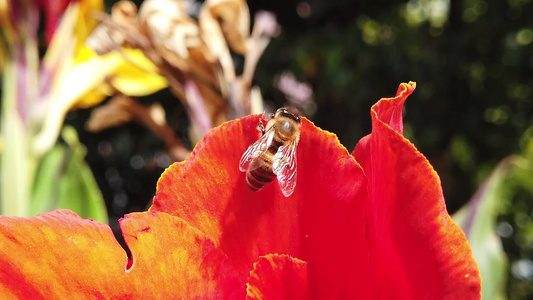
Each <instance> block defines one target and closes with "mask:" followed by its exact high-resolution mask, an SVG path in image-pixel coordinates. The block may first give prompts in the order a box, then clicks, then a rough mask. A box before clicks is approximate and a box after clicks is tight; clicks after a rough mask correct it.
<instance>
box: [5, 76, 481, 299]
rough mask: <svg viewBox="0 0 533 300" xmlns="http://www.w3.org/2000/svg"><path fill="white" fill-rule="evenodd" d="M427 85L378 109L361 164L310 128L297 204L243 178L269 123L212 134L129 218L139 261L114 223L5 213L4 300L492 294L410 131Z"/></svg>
mask: <svg viewBox="0 0 533 300" xmlns="http://www.w3.org/2000/svg"><path fill="white" fill-rule="evenodd" d="M414 89H415V85H414V83H410V84H402V85H401V86H400V88H399V90H398V95H397V97H395V98H391V99H382V100H381V101H380V102H378V103H377V104H376V105H374V106H373V108H372V111H371V113H372V122H373V131H372V134H370V135H368V136H367V137H365V138H363V139H362V140H361V141H360V143H359V144H358V145H357V147H356V149H355V151H354V153H353V155H352V154H350V153H349V152H348V151H347V150H346V149H345V148H344V147H343V146H342V145H341V144H340V143H339V141H338V140H337V138H336V137H335V135H333V134H331V133H327V132H325V131H322V130H320V129H318V128H317V127H315V126H314V125H313V124H312V123H311V122H309V121H308V120H306V119H303V120H302V125H301V138H300V142H299V145H298V150H297V151H298V153H297V155H298V183H297V185H296V189H295V191H294V193H293V194H292V195H291V196H290V197H288V198H286V197H284V196H283V194H282V193H281V191H280V189H279V187H278V185H277V183H273V184H271V185H269V186H267V187H266V188H265V189H263V190H262V191H259V192H252V191H250V190H249V188H248V187H247V186H246V181H245V174H244V173H241V172H240V171H239V160H240V157H241V155H242V153H243V152H244V151H245V150H246V149H247V147H248V146H249V145H250V144H252V143H253V142H254V141H255V140H257V138H258V137H259V132H258V131H257V123H258V121H259V119H260V117H261V116H259V115H254V116H249V117H246V118H242V119H239V120H235V121H231V122H228V123H225V124H223V125H222V126H220V127H218V128H215V129H213V130H212V131H211V132H210V133H209V134H208V135H207V136H206V137H205V138H204V140H203V141H202V142H200V143H199V144H198V145H197V147H196V148H195V150H194V152H193V154H192V156H191V157H190V158H189V159H188V160H187V161H185V162H183V163H178V164H174V165H172V166H171V167H170V168H168V169H167V170H166V171H165V172H164V173H163V175H162V176H161V178H160V180H159V182H158V186H157V192H156V196H155V197H154V204H153V206H152V207H151V209H150V212H145V213H135V214H131V215H128V216H126V217H125V218H124V219H123V220H122V222H121V228H122V231H123V235H124V237H125V240H126V242H127V244H128V247H129V248H130V250H131V252H132V259H133V261H132V262H130V263H129V264H127V259H126V256H125V254H124V252H123V250H122V249H121V248H120V247H119V246H118V244H117V243H116V241H115V240H114V238H113V236H112V234H111V232H110V229H109V227H107V226H106V225H103V224H100V223H97V222H93V221H89V220H82V219H80V218H79V217H77V216H76V215H74V214H73V213H71V212H68V211H56V212H52V213H47V214H43V215H40V216H38V217H35V218H26V219H23V218H10V217H1V218H0V234H1V235H2V237H0V283H2V284H1V285H0V286H1V287H0V295H2V293H3V294H4V295H16V296H25V297H36V296H39V297H44V296H45V295H46V297H50V295H52V296H54V297H56V298H57V297H62V296H64V297H67V296H70V297H73V296H86V297H105V298H114V297H115V298H123V297H133V298H140V297H144V298H150V297H154V296H158V297H161V298H171V297H173V298H191V297H207V298H232V299H233V298H239V297H241V298H242V297H244V296H245V295H247V296H248V297H250V298H258V299H298V298H302V297H304V298H305V297H311V296H312V297H317V298H324V299H331V298H342V299H480V297H481V296H480V278H479V272H478V269H477V265H476V263H475V262H474V260H473V258H472V254H471V250H470V247H469V245H468V242H467V241H466V238H465V236H464V234H463V233H462V231H461V230H460V229H459V228H458V227H457V226H456V225H455V224H454V223H453V221H452V220H451V218H450V217H449V215H448V213H447V211H446V207H445V204H444V198H443V196H442V190H441V187H440V182H439V178H438V176H437V174H436V173H435V171H434V170H433V169H432V167H431V165H430V164H429V163H428V161H427V160H426V159H425V158H424V157H423V156H422V154H420V153H419V152H418V151H417V150H416V148H415V147H414V146H413V145H412V144H411V143H410V142H409V141H408V140H407V139H405V138H404V137H403V135H402V108H403V102H404V101H405V99H406V98H407V96H409V95H410V94H411V93H412V92H413V90H414ZM358 162H359V163H358ZM126 268H127V269H126Z"/></svg>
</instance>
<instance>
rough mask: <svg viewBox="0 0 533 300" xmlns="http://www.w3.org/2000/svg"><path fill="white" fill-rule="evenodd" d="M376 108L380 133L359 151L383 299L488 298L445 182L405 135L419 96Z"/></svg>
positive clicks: (407, 87)
mask: <svg viewBox="0 0 533 300" xmlns="http://www.w3.org/2000/svg"><path fill="white" fill-rule="evenodd" d="M415 87H416V85H415V84H414V83H409V84H402V85H400V88H399V89H398V94H397V96H396V97H394V98H389V99H382V100H380V101H379V102H378V103H377V104H375V105H374V106H373V107H372V110H371V115H372V133H371V134H370V135H369V136H366V137H365V138H363V139H362V140H361V141H360V142H359V143H358V144H357V146H356V148H355V150H354V152H353V154H354V156H355V158H356V159H357V161H358V162H360V163H361V165H362V166H363V169H364V170H365V174H366V176H367V178H368V179H369V185H368V186H369V191H368V194H369V199H368V202H367V205H366V207H365V210H366V218H367V221H368V226H367V231H366V235H367V237H368V241H369V246H370V253H371V255H370V259H371V262H372V265H373V266H374V269H373V271H374V276H375V278H376V281H377V284H378V291H379V293H380V294H379V296H378V297H376V298H380V299H429V298H430V299H480V278H479V271H478V268H477V265H476V262H475V261H474V259H473V258H472V251H471V249H470V246H469V244H468V241H467V240H466V238H465V235H464V234H463V232H462V231H461V229H460V228H459V227H458V226H457V225H456V224H455V223H454V222H453V221H452V219H451V218H450V216H449V215H448V213H447V211H446V205H445V203H444V197H443V194H442V189H441V184H440V180H439V177H438V175H437V173H436V172H435V170H434V169H433V167H432V166H431V165H430V164H429V162H428V161H427V159H426V158H425V157H424V156H423V155H422V154H421V153H420V152H419V151H418V150H417V149H416V148H415V147H414V145H413V144H411V143H410V142H409V141H408V140H407V139H406V138H405V137H403V135H402V131H403V123H402V109H403V103H404V101H405V100H406V99H407V97H408V96H409V95H410V94H411V93H412V92H413V91H414V89H415Z"/></svg>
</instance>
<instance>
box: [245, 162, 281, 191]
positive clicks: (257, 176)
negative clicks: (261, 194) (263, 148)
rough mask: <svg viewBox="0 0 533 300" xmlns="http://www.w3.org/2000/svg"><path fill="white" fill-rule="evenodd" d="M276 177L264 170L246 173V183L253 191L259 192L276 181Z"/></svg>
mask: <svg viewBox="0 0 533 300" xmlns="http://www.w3.org/2000/svg"><path fill="white" fill-rule="evenodd" d="M274 178H276V175H274V173H272V171H270V172H269V171H267V170H265V169H263V168H259V169H255V170H252V171H250V172H248V173H246V183H247V184H248V187H249V188H250V189H251V190H252V191H258V190H260V189H262V188H263V187H265V186H266V185H268V184H269V183H271V182H272V181H274Z"/></svg>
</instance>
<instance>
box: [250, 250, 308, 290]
mask: <svg viewBox="0 0 533 300" xmlns="http://www.w3.org/2000/svg"><path fill="white" fill-rule="evenodd" d="M247 286H248V287H247V288H246V297H247V298H248V299H278V300H283V299H287V300H293V299H306V298H309V283H308V281H307V263H306V262H304V261H301V260H299V259H296V258H293V257H290V256H288V255H279V254H270V255H267V256H262V257H261V258H259V261H257V262H256V263H255V264H254V269H253V271H251V272H250V277H249V278H248V285H247Z"/></svg>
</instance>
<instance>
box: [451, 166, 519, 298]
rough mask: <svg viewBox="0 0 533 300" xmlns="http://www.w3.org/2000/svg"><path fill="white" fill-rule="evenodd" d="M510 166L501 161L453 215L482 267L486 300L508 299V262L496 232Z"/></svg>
mask: <svg viewBox="0 0 533 300" xmlns="http://www.w3.org/2000/svg"><path fill="white" fill-rule="evenodd" d="M510 166H511V164H510V159H506V160H504V161H503V162H501V163H500V164H499V165H498V167H497V168H496V169H495V170H494V171H493V173H492V174H491V175H490V176H489V178H488V179H487V180H486V181H485V182H484V183H483V184H482V185H481V187H480V188H479V190H478V191H477V192H476V193H475V194H474V196H473V197H472V199H470V201H469V202H468V203H467V204H466V205H465V206H464V207H463V208H461V209H460V210H459V211H458V212H457V213H455V214H454V215H453V219H454V221H455V222H456V223H457V224H458V225H459V226H461V228H462V229H463V231H464V232H465V234H466V237H467V238H468V240H469V242H470V246H471V247H472V252H473V255H474V259H475V260H476V262H477V263H478V265H479V271H480V273H481V279H482V285H481V294H482V296H483V300H503V299H506V296H505V295H506V291H505V287H506V281H507V278H506V277H507V265H508V259H507V256H506V254H505V252H504V250H503V246H502V242H501V239H500V237H499V236H498V234H497V232H496V222H497V217H498V208H499V205H501V202H502V200H503V197H504V192H505V186H504V181H505V178H506V174H507V171H508V168H509V167H510Z"/></svg>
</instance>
